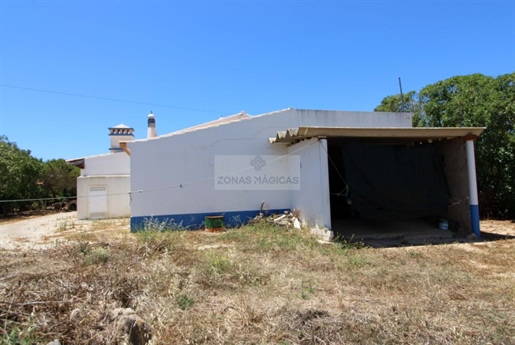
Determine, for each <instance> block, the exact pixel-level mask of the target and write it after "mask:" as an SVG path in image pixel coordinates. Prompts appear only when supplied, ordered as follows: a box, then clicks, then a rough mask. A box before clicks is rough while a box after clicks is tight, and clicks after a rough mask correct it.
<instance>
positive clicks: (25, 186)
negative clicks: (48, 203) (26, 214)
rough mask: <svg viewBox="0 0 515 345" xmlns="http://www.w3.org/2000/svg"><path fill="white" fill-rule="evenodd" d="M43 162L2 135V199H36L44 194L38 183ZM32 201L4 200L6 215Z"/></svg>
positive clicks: (2, 209) (0, 170) (0, 154)
mask: <svg viewBox="0 0 515 345" xmlns="http://www.w3.org/2000/svg"><path fill="white" fill-rule="evenodd" d="M42 170H43V163H42V162H41V160H39V159H36V158H34V157H32V156H31V155H30V151H29V150H22V149H20V148H18V146H17V145H16V143H12V142H9V140H8V139H7V137H6V136H0V200H18V199H35V198H41V197H42V196H43V189H42V188H41V186H40V185H39V184H38V182H39V180H40V177H41V174H42ZM30 204H31V202H2V203H0V210H1V212H2V213H3V214H4V215H5V214H7V213H9V212H11V211H13V210H14V209H15V208H20V209H26V208H28V207H29V206H30Z"/></svg>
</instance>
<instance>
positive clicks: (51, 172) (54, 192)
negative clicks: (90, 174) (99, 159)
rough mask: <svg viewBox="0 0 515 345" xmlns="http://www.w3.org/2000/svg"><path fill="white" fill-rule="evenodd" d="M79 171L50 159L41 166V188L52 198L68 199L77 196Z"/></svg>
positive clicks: (59, 160) (62, 161) (58, 160)
mask: <svg viewBox="0 0 515 345" xmlns="http://www.w3.org/2000/svg"><path fill="white" fill-rule="evenodd" d="M79 175H80V169H79V168H77V167H74V166H72V165H70V164H68V163H66V162H65V161H64V159H52V160H49V161H46V162H45V163H44V166H43V175H42V179H41V180H42V182H43V188H44V189H45V190H46V191H47V192H48V193H49V194H50V195H51V196H52V197H53V198H58V197H69V196H74V195H76V194H77V177H78V176H79Z"/></svg>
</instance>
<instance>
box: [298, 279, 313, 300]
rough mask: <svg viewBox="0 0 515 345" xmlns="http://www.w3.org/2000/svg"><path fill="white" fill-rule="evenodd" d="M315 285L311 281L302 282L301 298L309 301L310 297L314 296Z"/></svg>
mask: <svg viewBox="0 0 515 345" xmlns="http://www.w3.org/2000/svg"><path fill="white" fill-rule="evenodd" d="M314 293H315V290H314V289H313V283H312V282H311V281H307V282H306V281H304V280H303V281H302V283H301V285H300V298H302V299H308V298H309V296H310V295H312V294H314Z"/></svg>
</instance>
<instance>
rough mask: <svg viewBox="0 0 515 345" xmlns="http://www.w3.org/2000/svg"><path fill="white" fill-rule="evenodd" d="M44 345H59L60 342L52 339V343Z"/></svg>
mask: <svg viewBox="0 0 515 345" xmlns="http://www.w3.org/2000/svg"><path fill="white" fill-rule="evenodd" d="M46 345H61V342H60V341H59V339H54V341H51V342H49V343H48V344H46Z"/></svg>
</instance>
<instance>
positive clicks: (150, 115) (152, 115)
mask: <svg viewBox="0 0 515 345" xmlns="http://www.w3.org/2000/svg"><path fill="white" fill-rule="evenodd" d="M148 118H149V119H154V118H155V116H154V114H152V111H151V112H150V114H148Z"/></svg>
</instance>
